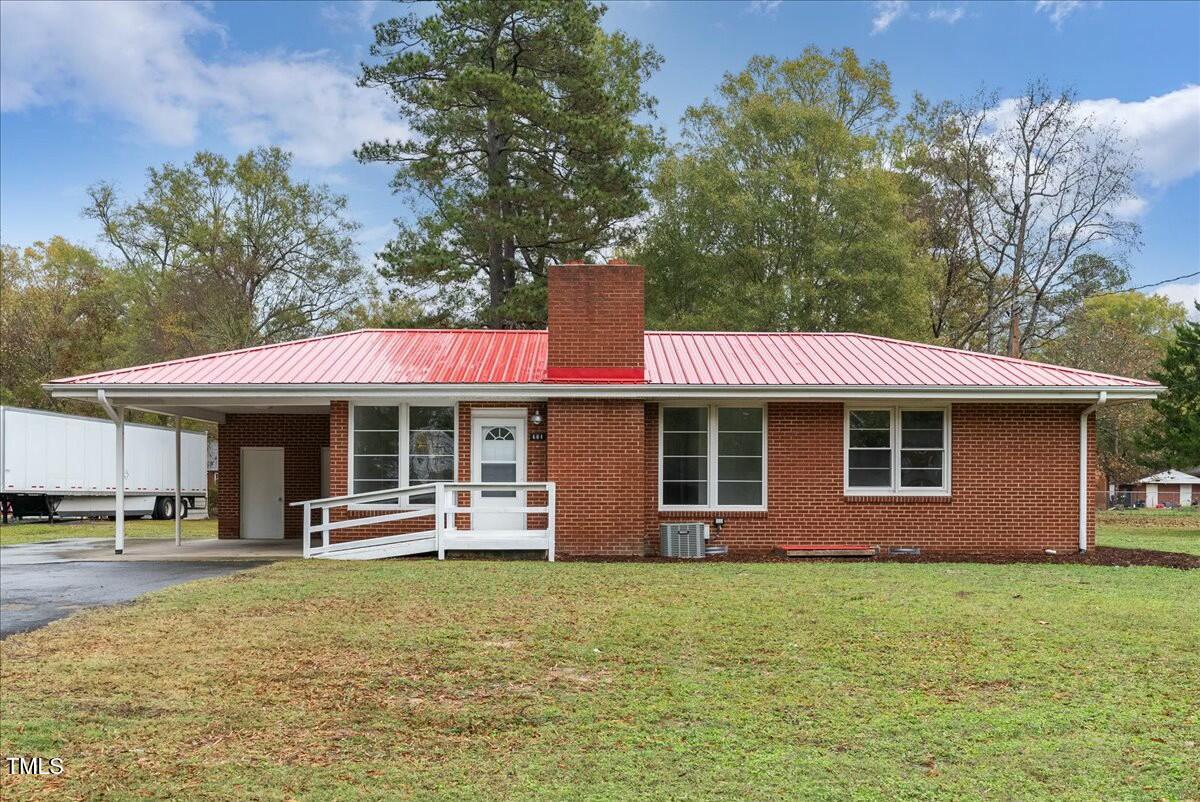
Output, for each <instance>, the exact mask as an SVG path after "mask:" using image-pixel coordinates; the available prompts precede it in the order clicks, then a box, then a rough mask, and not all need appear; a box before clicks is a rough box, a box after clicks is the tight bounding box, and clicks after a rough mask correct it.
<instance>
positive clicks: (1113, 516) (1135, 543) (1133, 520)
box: [1096, 507, 1200, 554]
mask: <svg viewBox="0 0 1200 802" xmlns="http://www.w3.org/2000/svg"><path fill="white" fill-rule="evenodd" d="M1096 544H1097V545H1100V546H1113V547H1116V548H1120V549H1153V550H1155V551H1178V552H1182V553H1184V554H1200V507H1190V508H1188V509H1173V510H1168V509H1164V510H1146V509H1135V510H1106V511H1104V512H1100V513H1097V514H1096Z"/></svg>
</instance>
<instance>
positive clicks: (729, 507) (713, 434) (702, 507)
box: [657, 401, 770, 513]
mask: <svg viewBox="0 0 1200 802" xmlns="http://www.w3.org/2000/svg"><path fill="white" fill-rule="evenodd" d="M680 407H682V408H685V409H697V408H700V407H703V408H705V409H707V410H708V431H707V436H708V451H707V459H708V472H707V474H706V476H705V477H704V480H705V486H706V488H707V493H708V503H707V504H664V503H663V439H664V430H663V412H664V410H666V409H669V408H680ZM722 408H726V409H761V410H762V503H761V504H718V503H717V499H718V498H719V495H718V494H719V493H720V487H719V485H718V476H717V474H718V469H719V466H720V458H721V454H720V437H719V431H720V414H719V410H721V409H722ZM767 426H768V423H767V404H766V403H765V402H762V401H758V402H755V401H746V402H737V401H721V402H705V401H666V402H662V403H660V404H659V405H658V483H657V484H658V511H659V512H696V513H705V512H766V510H767V487H768V484H767V479H768V477H767V468H768V465H769V462H770V461H769V460H768V459H767Z"/></svg>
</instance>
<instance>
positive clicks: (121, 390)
mask: <svg viewBox="0 0 1200 802" xmlns="http://www.w3.org/2000/svg"><path fill="white" fill-rule="evenodd" d="M43 389H44V390H45V391H46V392H47V393H49V394H50V395H51V396H52V397H53V398H56V399H75V400H80V401H95V400H96V399H97V391H99V390H104V392H105V395H106V396H107V398H108V399H109V401H110V402H111V403H113V404H117V405H121V406H125V407H130V408H138V409H143V410H146V411H149V412H159V413H162V414H168V415H173V414H179V415H182V416H184V417H190V418H197V419H200V420H210V421H211V420H216V419H217V418H215V417H214V416H215V415H219V414H220V412H221V411H227V410H230V409H236V408H239V407H247V406H253V407H275V406H280V407H304V406H308V407H313V406H323V405H326V404H328V402H329V401H331V400H335V399H337V400H348V401H382V400H388V399H442V400H451V401H454V400H489V401H490V400H503V401H544V400H547V399H551V398H629V399H641V400H646V401H663V400H678V399H689V398H691V399H697V400H698V399H718V400H719V399H738V398H745V399H760V400H761V399H778V400H807V401H847V400H863V401H869V400H873V399H874V400H884V399H887V400H901V401H904V400H928V401H961V402H989V401H990V402H1018V401H1024V402H1038V403H1072V402H1074V403H1089V402H1092V401H1095V400H1096V398H1097V397H1098V396H1099V395H1100V394H1101V393H1106V394H1107V396H1108V399H1109V401H1110V402H1114V401H1140V400H1150V399H1153V398H1156V397H1157V396H1158V394H1159V393H1160V392H1162V390H1163V388H1162V387H1161V386H1159V385H1150V386H1139V387H1130V386H1122V385H1115V386H1107V387H1101V386H1095V387H1062V386H1056V387H962V386H932V385H916V386H905V385H872V386H853V385H837V386H813V385H804V386H786V385H769V386H762V385H662V384H653V385H651V384H639V385H629V384H552V383H551V384H540V383H539V384H371V385H363V384H316V385H303V384H287V385H265V384H253V385H249V384H239V385H212V384H203V385H196V384H192V385H187V384H176V385H168V384H154V385H150V384H55V383H51V384H46V385H43Z"/></svg>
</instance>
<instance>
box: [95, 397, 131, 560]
mask: <svg viewBox="0 0 1200 802" xmlns="http://www.w3.org/2000/svg"><path fill="white" fill-rule="evenodd" d="M96 403H98V404H99V405H100V406H102V407H104V411H105V412H107V413H108V417H109V418H110V419H111V420H112V422H113V425H114V426H115V427H116V437H117V447H116V449H115V450H116V452H117V482H116V484H117V509H116V518H117V521H116V523H117V525H116V537H115V538H114V541H115V542H114V543H113V546H114V550H115V551H116V553H117V554H120V553H121V552H123V551H125V407H114V406H113V405H112V403H110V402H109V400H108V396H107V395H106V394H105V392H104V391H103V390H97V391H96Z"/></svg>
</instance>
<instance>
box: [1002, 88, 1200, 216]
mask: <svg viewBox="0 0 1200 802" xmlns="http://www.w3.org/2000/svg"><path fill="white" fill-rule="evenodd" d="M1017 103H1018V101H1017V99H1016V98H1006V99H1004V100H1002V101H1000V103H998V104H997V105H996V107H995V108H994V109H992V112H991V115H992V124H993V126H995V127H1001V126H1003V125H1005V124H1007V123H1010V122H1011V121H1012V120H1013V119H1014V118H1015V116H1016V112H1017ZM1076 108H1077V110H1078V112H1079V114H1080V115H1083V116H1087V117H1091V118H1092V119H1093V120H1095V122H1096V123H1097V124H1099V125H1102V126H1112V127H1114V128H1116V129H1117V131H1118V132H1119V133H1120V134H1121V136H1122V137H1123V138H1124V139H1125V140H1126V144H1127V146H1128V147H1129V148H1131V149H1132V150H1133V151H1134V152H1135V153H1136V155H1137V158H1138V161H1139V165H1140V166H1139V175H1138V179H1139V181H1140V182H1142V183H1143V184H1144V185H1145V186H1147V187H1148V188H1150V189H1162V188H1163V187H1166V186H1169V185H1171V184H1173V183H1175V182H1177V181H1180V180H1182V179H1185V178H1188V177H1190V176H1192V175H1195V174H1197V173H1200V85H1189V86H1185V87H1183V88H1181V89H1176V90H1175V91H1174V92H1168V93H1167V94H1165V95H1157V96H1155V97H1149V98H1146V99H1145V100H1130V101H1123V100H1118V99H1116V98H1099V99H1094V100H1080V101H1079V102H1078V105H1077V107H1076ZM1143 203H1144V201H1143ZM1144 208H1145V207H1144V205H1143V206H1140V207H1137V206H1131V207H1127V211H1136V212H1138V213H1140V212H1141V211H1143V210H1144Z"/></svg>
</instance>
